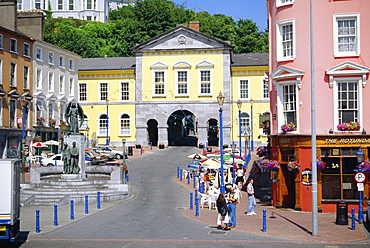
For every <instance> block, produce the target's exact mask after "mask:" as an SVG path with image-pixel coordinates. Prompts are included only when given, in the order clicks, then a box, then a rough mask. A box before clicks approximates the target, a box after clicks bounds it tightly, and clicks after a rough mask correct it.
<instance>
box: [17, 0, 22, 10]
mask: <svg viewBox="0 0 370 248" xmlns="http://www.w3.org/2000/svg"><path fill="white" fill-rule="evenodd" d="M22 5H23V0H17V10H18V11H19V10H23V7H22Z"/></svg>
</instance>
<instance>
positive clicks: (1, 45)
mask: <svg viewBox="0 0 370 248" xmlns="http://www.w3.org/2000/svg"><path fill="white" fill-rule="evenodd" d="M3 43H4V41H3V35H2V34H0V49H4V45H3Z"/></svg>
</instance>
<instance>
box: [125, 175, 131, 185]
mask: <svg viewBox="0 0 370 248" xmlns="http://www.w3.org/2000/svg"><path fill="white" fill-rule="evenodd" d="M129 179H130V177H129V175H128V174H126V183H128V182H129Z"/></svg>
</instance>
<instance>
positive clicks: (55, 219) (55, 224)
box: [54, 204, 58, 226]
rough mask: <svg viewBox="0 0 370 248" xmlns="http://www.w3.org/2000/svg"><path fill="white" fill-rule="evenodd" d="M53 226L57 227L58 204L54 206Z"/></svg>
mask: <svg viewBox="0 0 370 248" xmlns="http://www.w3.org/2000/svg"><path fill="white" fill-rule="evenodd" d="M54 226H58V204H54Z"/></svg>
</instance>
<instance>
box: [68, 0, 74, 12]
mask: <svg viewBox="0 0 370 248" xmlns="http://www.w3.org/2000/svg"><path fill="white" fill-rule="evenodd" d="M74 5H75V3H74V0H69V2H68V10H74V8H75V7H74Z"/></svg>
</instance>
